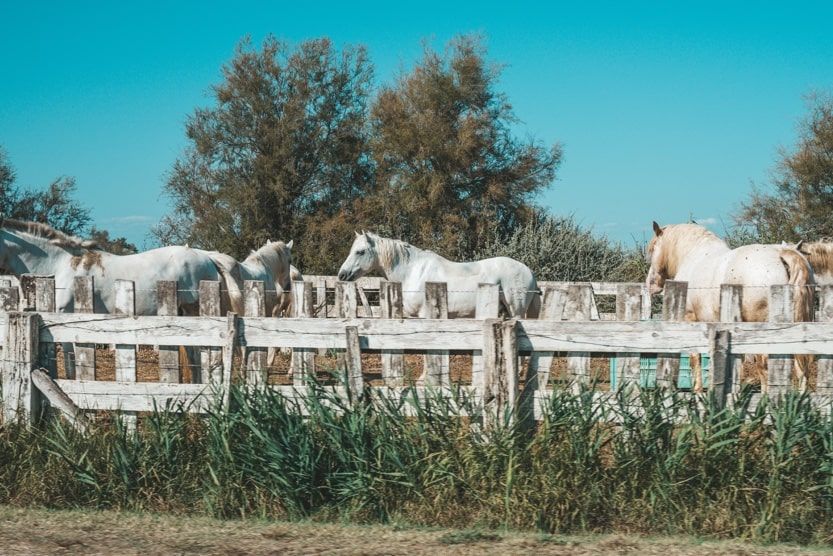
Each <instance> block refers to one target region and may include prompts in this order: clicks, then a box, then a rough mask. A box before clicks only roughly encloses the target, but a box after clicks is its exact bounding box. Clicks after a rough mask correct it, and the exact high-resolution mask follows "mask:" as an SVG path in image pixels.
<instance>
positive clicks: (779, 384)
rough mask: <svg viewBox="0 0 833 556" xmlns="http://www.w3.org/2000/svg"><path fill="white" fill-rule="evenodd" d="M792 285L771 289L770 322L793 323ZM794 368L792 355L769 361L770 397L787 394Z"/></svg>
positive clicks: (771, 287) (771, 358)
mask: <svg viewBox="0 0 833 556" xmlns="http://www.w3.org/2000/svg"><path fill="white" fill-rule="evenodd" d="M793 294H794V290H793V286H792V285H788V284H787V285H777V286H770V288H769V322H776V323H784V322H793V321H794V320H795V318H794V314H795V311H794V307H795V299H794V297H793ZM792 368H793V356H792V355H790V354H780V353H779V354H772V355H770V356H769V358H768V360H767V373H766V375H767V376H766V377H765V378H764V379H762V380H766V388H764V385H763V383H762V384H761V389H762V390H766V391H767V393H768V394H769V396H770V397H773V398H774V397H777V396H779V395H782V394H785V393H786V392H787V390H789V388H790V374H791V373H792Z"/></svg>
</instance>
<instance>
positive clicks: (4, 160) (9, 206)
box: [0, 149, 91, 234]
mask: <svg viewBox="0 0 833 556" xmlns="http://www.w3.org/2000/svg"><path fill="white" fill-rule="evenodd" d="M16 180H17V176H16V174H15V171H14V168H13V167H12V165H11V163H10V162H9V160H8V156H7V155H6V153H5V151H3V150H2V149H0V214H2V215H3V216H4V217H7V218H16V219H19V220H32V221H35V222H44V223H47V224H49V225H51V226H53V227H54V228H57V229H58V230H61V231H62V232H66V233H68V234H80V233H82V232H84V231H86V229H87V226H88V225H89V223H90V220H91V217H90V209H89V208H87V207H85V206H84V205H82V204H81V203H80V202H79V201H78V200H77V199H75V198H74V197H73V196H74V194H75V189H76V188H75V178H72V177H60V178H56V179H55V180H53V181H52V183H50V184H49V185H48V186H47V187H46V188H44V189H21V188H20V187H18V185H17V183H16Z"/></svg>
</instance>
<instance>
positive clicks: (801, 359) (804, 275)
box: [779, 249, 815, 389]
mask: <svg viewBox="0 0 833 556" xmlns="http://www.w3.org/2000/svg"><path fill="white" fill-rule="evenodd" d="M779 256H780V257H781V261H782V262H783V263H784V266H785V267H786V269H787V276H788V280H787V283H788V284H790V285H792V286H795V288H794V294H793V295H794V301H795V309H794V311H795V312H794V313H793V318H794V320H795V321H796V322H809V321H812V320H813V317H814V312H815V307H814V305H813V285H814V284H815V277H814V275H813V267H811V266H810V263H809V262H808V261H807V259H806V258H805V257H804V256H803V255H802V254H801V253H799V252H798V251H796V250H795V249H782V250H781V252H780V253H779ZM811 361H812V356H809V355H796V356H795V370H796V374H797V375H798V378H799V381H800V382H801V388H802V389H804V388H805V387H806V382H807V373H808V371H809V370H810V363H811Z"/></svg>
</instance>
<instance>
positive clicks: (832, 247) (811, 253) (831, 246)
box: [798, 241, 833, 275]
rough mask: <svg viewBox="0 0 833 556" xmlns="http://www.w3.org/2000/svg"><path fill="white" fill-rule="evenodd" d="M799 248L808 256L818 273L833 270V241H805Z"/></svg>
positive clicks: (823, 273) (826, 272) (827, 272)
mask: <svg viewBox="0 0 833 556" xmlns="http://www.w3.org/2000/svg"><path fill="white" fill-rule="evenodd" d="M798 250H799V252H801V254H803V255H804V256H805V257H807V260H808V261H809V263H810V266H812V267H813V271H814V272H815V273H816V274H822V275H825V274H830V273H831V272H833V243H831V242H829V241H813V242H810V243H808V242H804V243H802V244H801V247H800V248H799V249H798Z"/></svg>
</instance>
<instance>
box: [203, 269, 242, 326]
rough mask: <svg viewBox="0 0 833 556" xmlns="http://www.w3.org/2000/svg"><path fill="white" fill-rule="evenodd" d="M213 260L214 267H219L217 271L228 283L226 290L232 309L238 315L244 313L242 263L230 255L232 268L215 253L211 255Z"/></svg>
mask: <svg viewBox="0 0 833 556" xmlns="http://www.w3.org/2000/svg"><path fill="white" fill-rule="evenodd" d="M209 258H210V259H211V262H212V263H213V264H214V267H215V268H216V269H217V273H218V274H219V275H220V277H221V278H222V279H223V282H225V284H226V290H227V291H228V304H229V307H230V308H231V310H232V311H233V312H235V313H237V314H238V315H242V314H243V311H244V305H243V292H242V291H241V290H240V284H241V282H242V281H243V277H242V276H241V274H240V264H239V263H238V262H237V261H234V262H233V263H231V261H233V259H232V258H231V257H228V259H229V261H227V262H228V264H230V266H231V268H229V266H227V265H226V264H224V261H222V260H220V258H218V257H215V256H213V255H209Z"/></svg>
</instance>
